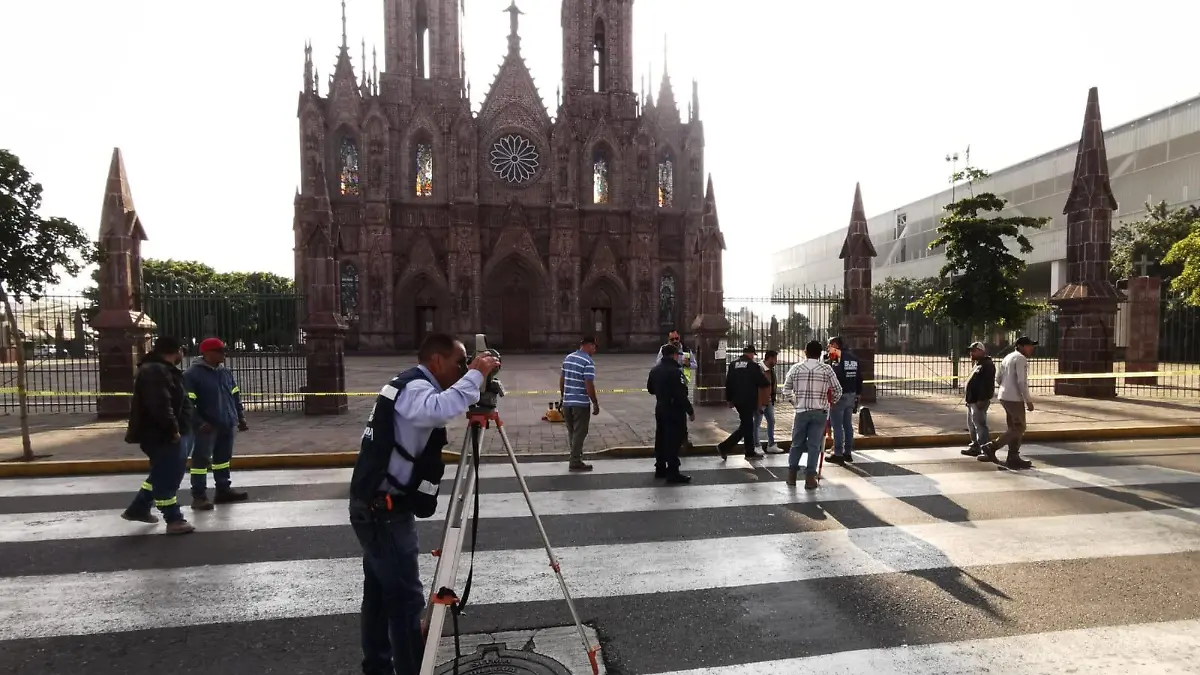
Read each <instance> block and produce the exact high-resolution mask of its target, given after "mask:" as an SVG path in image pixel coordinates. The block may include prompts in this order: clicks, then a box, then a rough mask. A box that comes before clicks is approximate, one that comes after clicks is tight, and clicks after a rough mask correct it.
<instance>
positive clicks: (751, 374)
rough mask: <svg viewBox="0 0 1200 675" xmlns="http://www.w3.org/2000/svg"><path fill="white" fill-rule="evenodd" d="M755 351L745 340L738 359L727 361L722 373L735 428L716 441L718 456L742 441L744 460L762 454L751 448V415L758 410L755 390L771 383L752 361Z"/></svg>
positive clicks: (752, 426) (753, 442)
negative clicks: (736, 419)
mask: <svg viewBox="0 0 1200 675" xmlns="http://www.w3.org/2000/svg"><path fill="white" fill-rule="evenodd" d="M757 354H758V352H757V350H755V349H754V343H746V345H745V346H744V347H742V356H741V358H738V359H735V360H734V361H733V363H731V364H729V371H728V372H727V373H726V374H725V401H726V403H728V404H729V407H730V408H733V409H735V410H737V414H738V428H737V430H736V431H734V432H733V433H732V434H730V435H729V438H726V439H725V440H723V441H721V442H720V443H718V444H717V451H718V452H720V453H721V459H727V458H728V457H729V453H730V451H731V450H732V449H733V448H734V447H735V446H736V445H737V444H738V443H739V442H742V441H745V444H746V459H758V458H760V457H762V455H760V454H758V452H756V450H755V448H754V444H755V437H756V436H757V435H756V434H755V433H754V414H755V412H756V411H757V410H758V390H759V389H760V388H762V387H766V386H769V385H770V384H771V383H770V381H768V380H767V376H766V374H765V373H763V369H762V367H760V366H759V365H758V364H757V363H755V361H754V357H755V356H756V355H757Z"/></svg>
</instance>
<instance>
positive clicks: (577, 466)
mask: <svg viewBox="0 0 1200 675" xmlns="http://www.w3.org/2000/svg"><path fill="white" fill-rule="evenodd" d="M568 468H570V470H571V471H591V470H592V465H591V464H585V463H584V461H583V460H582V459H573V460H571V465H570V467H568Z"/></svg>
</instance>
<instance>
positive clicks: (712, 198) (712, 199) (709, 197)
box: [704, 173, 717, 211]
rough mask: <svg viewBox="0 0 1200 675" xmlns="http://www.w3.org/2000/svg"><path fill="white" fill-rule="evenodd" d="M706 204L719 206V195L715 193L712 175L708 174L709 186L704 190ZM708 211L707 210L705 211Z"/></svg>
mask: <svg viewBox="0 0 1200 675" xmlns="http://www.w3.org/2000/svg"><path fill="white" fill-rule="evenodd" d="M704 203H705V204H712V205H713V206H714V207H715V206H716V205H717V194H716V193H715V192H713V181H712V174H711V173H710V174H708V186H707V187H705V188H704ZM705 210H706V211H707V209H705Z"/></svg>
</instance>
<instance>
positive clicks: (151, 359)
mask: <svg viewBox="0 0 1200 675" xmlns="http://www.w3.org/2000/svg"><path fill="white" fill-rule="evenodd" d="M182 360H183V347H182V345H181V344H180V342H179V340H177V339H175V338H173V337H167V336H163V337H160V338H158V340H157V341H155V343H154V348H153V349H152V350H151V351H150V353H149V354H146V356H144V357H143V358H142V360H141V361H140V362H139V363H138V370H137V376H136V378H135V379H134V381H133V400H132V401H131V403H130V406H129V425H128V427H127V428H126V430H125V442H126V443H136V444H138V446H139V447H140V448H141V450H142V452H143V453H145V455H146V457H147V458H149V460H150V475H149V476H148V477H147V478H146V480H145V481H143V482H142V489H141V490H139V491H138V493H137V495H135V496H134V498H133V502H132V503H131V504H130V505H129V507H128V508H126V509H125V511H124V513H122V514H121V517H122V518H124V519H125V520H130V521H136V522H142V523H157V522H158V517H156V516H155V515H154V514H152V513H151V512H150V507H151V505H153V506H156V507H158V510H159V511H160V512H161V513H162V515H163V519H164V520H166V523H167V524H166V533H167V534H188V533H190V532H193V531H195V529H196V528H195V527H193V526H192V525H191V523H189V522H188V521H187V520H186V519H185V518H184V517H183V513H182V512H181V511H180V510H179V499H178V497H177V496H176V493H178V492H179V485H180V483H182V482H183V472H184V468H185V467H186V466H187V454H188V448H189V447H190V445H191V434H192V412H193V409H192V403H191V400H190V399H189V398H188V396H187V391H186V390H185V389H184V385H183V371H181V370H180V369H179V364H180V362H181V361H182Z"/></svg>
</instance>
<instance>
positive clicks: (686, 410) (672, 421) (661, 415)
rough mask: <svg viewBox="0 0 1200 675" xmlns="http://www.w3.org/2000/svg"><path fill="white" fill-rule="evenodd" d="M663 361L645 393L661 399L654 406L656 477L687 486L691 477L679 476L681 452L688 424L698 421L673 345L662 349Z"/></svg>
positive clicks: (652, 375) (655, 370) (653, 371)
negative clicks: (689, 421) (688, 422)
mask: <svg viewBox="0 0 1200 675" xmlns="http://www.w3.org/2000/svg"><path fill="white" fill-rule="evenodd" d="M660 353H661V354H662V359H661V360H659V362H658V364H657V365H656V366H654V367H653V368H651V369H650V377H648V378H647V379H646V391H648V392H650V394H651V395H653V396H654V397H655V398H657V399H658V402H657V404H656V405H655V406H654V477H655V478H665V479H667V482H668V483H687V482H688V481H690V480H692V477H691V476H685V475H683V474H682V473H680V472H679V448H680V446H682V445H683V439H684V438H685V437H686V436H687V421H688V420H689V419H690V420H691V421H693V422H695V421H696V411H695V410H694V409H693V408H692V402H691V401H689V400H688V385H687V377H686V376H685V375H684V374H683V367H682V366H681V365H680V363H679V361H678V360H676V356H677V355H678V348H677V347H676V346H675V345H674V344H665V345H663V347H662V351H661V352H660Z"/></svg>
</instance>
